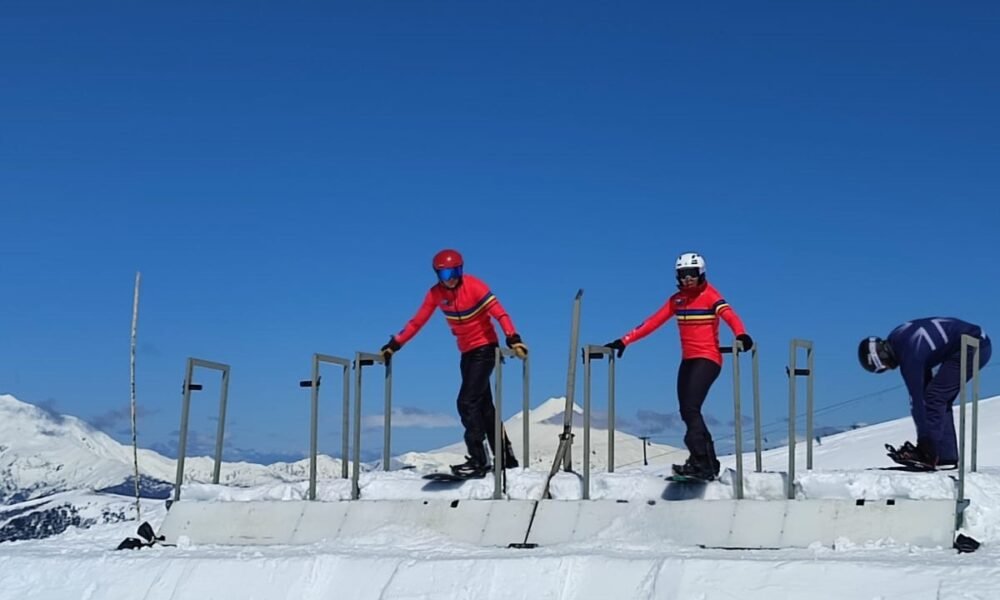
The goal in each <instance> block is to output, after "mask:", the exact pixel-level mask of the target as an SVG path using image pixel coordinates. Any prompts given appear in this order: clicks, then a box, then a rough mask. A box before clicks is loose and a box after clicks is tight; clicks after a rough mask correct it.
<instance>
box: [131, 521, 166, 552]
mask: <svg viewBox="0 0 1000 600" xmlns="http://www.w3.org/2000/svg"><path fill="white" fill-rule="evenodd" d="M136 533H138V534H139V537H141V538H142V539H144V540H146V543H147V544H149V545H150V546H152V545H153V544H154V543H156V542H162V541H163V540H165V539H167V538H166V537H165V536H162V535H160V536H157V535H156V533H155V532H154V531H153V526H152V525H150V524H149V521H143V522H142V525H139V529H138V531H136Z"/></svg>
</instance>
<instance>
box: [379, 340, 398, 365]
mask: <svg viewBox="0 0 1000 600" xmlns="http://www.w3.org/2000/svg"><path fill="white" fill-rule="evenodd" d="M400 348H402V346H400V345H399V342H397V341H396V337H395V336H391V337H389V342H388V343H387V344H386V345H384V346H382V348H380V349H379V353H381V354H382V360H384V361H385V362H386V363H388V362H389V361H390V360H392V355H393V354H395V353H396V352H399V349H400Z"/></svg>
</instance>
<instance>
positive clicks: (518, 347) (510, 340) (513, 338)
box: [507, 333, 528, 359]
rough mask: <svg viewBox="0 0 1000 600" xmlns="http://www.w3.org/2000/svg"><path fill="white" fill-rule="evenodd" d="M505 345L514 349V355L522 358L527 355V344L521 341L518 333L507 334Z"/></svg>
mask: <svg viewBox="0 0 1000 600" xmlns="http://www.w3.org/2000/svg"><path fill="white" fill-rule="evenodd" d="M507 347H508V348H510V349H511V350H513V351H514V356H516V357H518V358H521V359H523V358H524V357H526V356H528V346H526V345H525V344H524V342H522V341H521V336H520V335H518V334H516V333H515V334H513V335H508V336H507Z"/></svg>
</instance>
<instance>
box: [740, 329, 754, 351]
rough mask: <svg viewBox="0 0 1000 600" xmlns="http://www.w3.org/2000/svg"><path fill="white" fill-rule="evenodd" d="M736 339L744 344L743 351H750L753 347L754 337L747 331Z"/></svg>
mask: <svg viewBox="0 0 1000 600" xmlns="http://www.w3.org/2000/svg"><path fill="white" fill-rule="evenodd" d="M736 341H737V342H739V343H741V344H743V351H744V352H750V350H751V349H753V338H752V337H750V336H749V335H747V334H745V333H741V334H739V335H738V336H736Z"/></svg>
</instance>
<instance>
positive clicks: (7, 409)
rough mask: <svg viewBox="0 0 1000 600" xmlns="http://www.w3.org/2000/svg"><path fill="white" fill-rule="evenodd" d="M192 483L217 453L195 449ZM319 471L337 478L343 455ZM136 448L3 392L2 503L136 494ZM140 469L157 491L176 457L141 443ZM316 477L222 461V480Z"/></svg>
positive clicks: (296, 469)
mask: <svg viewBox="0 0 1000 600" xmlns="http://www.w3.org/2000/svg"><path fill="white" fill-rule="evenodd" d="M184 465H185V468H184V481H185V482H192V483H193V482H207V481H211V477H212V467H213V460H212V458H211V457H204V456H195V457H188V458H187V459H186V460H185V463H184ZM317 470H318V472H319V476H320V477H336V476H338V475H339V473H340V460H339V459H334V458H330V457H329V456H322V457H321V458H320V460H319V464H318V466H317ZM134 472H135V467H134V465H133V457H132V448H131V447H129V446H126V445H123V444H121V443H119V442H117V441H116V440H114V439H113V438H111V437H110V436H108V435H107V434H105V433H103V432H101V431H99V430H97V429H95V428H93V427H91V426H90V425H88V424H87V423H86V422H84V421H82V420H80V419H78V418H76V417H72V416H68V415H57V414H53V413H51V412H48V411H45V410H43V409H41V408H39V407H37V406H34V405H32V404H28V403H25V402H22V401H20V400H18V399H17V398H15V397H13V396H9V395H0V504H12V503H15V502H20V501H24V500H31V499H35V498H41V497H45V496H49V495H51V494H54V493H60V492H65V491H71V490H91V491H97V490H105V489H108V488H112V489H123V488H122V486H123V484H128V485H126V487H127V488H128V489H127V490H125V493H127V494H132V487H133V484H131V483H130V482H131V481H134V480H133V479H132V478H133V477H134ZM139 472H140V475H141V478H142V481H143V486H144V488H145V489H146V490H148V491H149V493H150V495H154V496H155V495H160V494H162V485H172V484H173V481H174V479H175V477H176V472H177V462H176V461H175V460H174V459H171V458H167V457H165V456H163V455H161V454H158V453H156V452H154V451H152V450H145V449H140V450H139ZM308 476H309V462H308V461H307V460H302V461H298V462H294V463H275V464H273V465H267V466H264V465H258V464H253V463H248V462H234V463H228V462H227V463H223V465H222V469H221V472H220V477H219V481H220V483H222V484H225V485H236V486H250V485H260V484H264V483H272V482H276V481H298V480H301V479H304V478H307V477H308Z"/></svg>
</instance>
